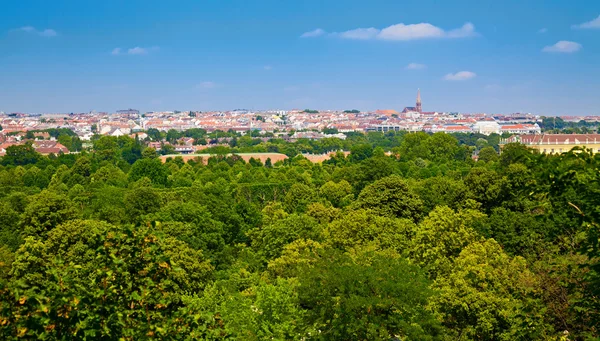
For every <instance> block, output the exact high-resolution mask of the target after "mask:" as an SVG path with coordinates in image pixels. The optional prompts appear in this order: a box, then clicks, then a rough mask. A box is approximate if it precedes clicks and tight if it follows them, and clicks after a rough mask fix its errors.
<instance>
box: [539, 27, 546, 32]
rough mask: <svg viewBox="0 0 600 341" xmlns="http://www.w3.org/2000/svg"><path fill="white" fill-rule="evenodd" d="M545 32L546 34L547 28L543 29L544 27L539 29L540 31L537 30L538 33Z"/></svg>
mask: <svg viewBox="0 0 600 341" xmlns="http://www.w3.org/2000/svg"><path fill="white" fill-rule="evenodd" d="M546 32H548V29H547V28H545V27H544V28H540V29H539V30H538V33H546Z"/></svg>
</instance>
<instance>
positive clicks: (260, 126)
mask: <svg viewBox="0 0 600 341" xmlns="http://www.w3.org/2000/svg"><path fill="white" fill-rule="evenodd" d="M542 118H543V116H540V115H535V114H532V113H513V114H486V113H457V112H443V111H425V110H423V105H422V100H421V92H420V90H417V96H416V103H415V106H407V107H405V108H404V109H403V110H401V111H397V110H391V109H380V110H375V111H360V110H354V109H347V110H339V111H336V110H317V109H295V110H264V111H253V110H246V109H235V110H230V111H208V112H206V111H160V112H158V111H151V112H145V113H141V112H140V111H139V110H136V109H123V110H117V111H116V112H114V113H108V112H89V113H68V114H55V113H4V112H0V126H1V130H0V143H1V144H0V155H4V153H5V152H6V148H7V147H9V146H10V145H13V144H19V143H22V141H23V138H24V137H25V136H26V134H27V132H29V131H33V132H35V134H33V137H34V140H36V143H35V144H34V146H35V147H36V150H38V151H39V152H41V153H42V154H50V153H59V152H68V150H67V148H65V147H64V146H63V145H61V144H60V143H59V142H58V141H54V143H53V142H51V141H52V140H53V139H52V138H50V137H49V136H46V135H47V133H46V135H44V133H42V131H44V130H47V129H58V128H66V129H70V130H72V131H73V132H74V133H75V134H77V136H78V137H79V139H80V140H81V141H83V142H84V143H85V142H86V141H91V140H92V137H93V136H94V135H108V136H115V137H119V136H125V135H128V136H130V137H132V138H134V137H137V138H139V139H142V140H144V139H147V137H148V134H147V132H148V131H149V130H151V129H156V130H158V131H163V132H168V131H170V130H176V131H186V130H189V129H203V130H205V131H206V132H208V133H210V132H218V131H223V132H235V133H239V134H247V133H250V132H252V133H253V134H255V135H256V134H258V135H259V136H260V135H264V134H267V133H271V134H274V135H280V136H284V135H285V136H286V137H287V138H289V139H292V140H294V139H300V138H306V139H321V138H325V137H337V138H340V139H344V138H346V136H345V135H344V133H350V132H364V133H366V132H382V133H387V132H391V131H396V132H398V131H409V132H417V131H424V132H428V133H437V132H446V133H478V134H483V135H491V134H500V135H502V134H511V135H524V134H529V135H536V134H541V133H542V129H541V127H540V125H539V123H541V122H542ZM558 118H559V119H560V120H561V121H562V122H566V123H569V122H571V123H581V122H585V123H589V124H590V125H592V126H596V125H597V124H598V123H600V117H599V116H560V117H558ZM271 136H273V135H271ZM30 137H31V135H30ZM41 141H44V142H41ZM178 143H179V144H178V145H176V146H175V147H176V148H175V151H176V152H178V153H182V154H188V153H193V152H197V151H200V150H202V149H205V148H207V147H208V146H206V145H203V144H196V143H193V141H192V139H188V140H186V141H178ZM154 147H155V148H156V149H160V147H161V144H158V145H156V146H154Z"/></svg>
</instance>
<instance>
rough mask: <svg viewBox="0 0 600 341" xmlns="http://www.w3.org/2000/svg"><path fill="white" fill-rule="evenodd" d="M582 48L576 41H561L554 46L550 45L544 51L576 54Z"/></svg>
mask: <svg viewBox="0 0 600 341" xmlns="http://www.w3.org/2000/svg"><path fill="white" fill-rule="evenodd" d="M581 48H582V46H581V44H579V43H576V42H574V41H566V40H561V41H559V42H557V43H556V44H554V45H548V46H546V47H544V48H543V49H542V51H543V52H557V53H574V52H577V51H579V50H581Z"/></svg>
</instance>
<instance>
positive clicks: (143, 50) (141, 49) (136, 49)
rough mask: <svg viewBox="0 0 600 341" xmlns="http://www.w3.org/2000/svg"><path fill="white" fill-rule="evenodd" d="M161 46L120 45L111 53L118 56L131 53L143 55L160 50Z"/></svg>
mask: <svg viewBox="0 0 600 341" xmlns="http://www.w3.org/2000/svg"><path fill="white" fill-rule="evenodd" d="M158 50H159V48H158V46H152V47H139V46H136V47H132V48H129V49H126V50H124V49H122V48H120V47H115V48H114V49H113V50H112V51H111V52H110V54H112V55H113V56H118V55H123V54H129V55H143V54H148V53H150V52H152V51H158Z"/></svg>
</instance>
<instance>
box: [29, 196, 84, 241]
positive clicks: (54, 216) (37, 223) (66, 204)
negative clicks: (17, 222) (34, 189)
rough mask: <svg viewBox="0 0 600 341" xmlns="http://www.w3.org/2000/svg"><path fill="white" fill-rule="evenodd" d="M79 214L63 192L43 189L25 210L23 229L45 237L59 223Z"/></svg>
mask: <svg viewBox="0 0 600 341" xmlns="http://www.w3.org/2000/svg"><path fill="white" fill-rule="evenodd" d="M77 215H78V212H77V210H76V209H75V206H74V205H73V203H72V202H71V201H70V200H69V198H68V197H67V196H65V195H62V194H57V193H54V192H50V191H43V192H42V193H40V194H38V195H36V196H34V197H33V198H32V199H31V202H30V203H29V204H28V205H27V207H25V212H23V218H22V219H23V220H22V224H23V231H24V233H25V235H28V236H38V237H43V236H44V235H45V234H46V233H47V232H48V231H50V230H52V229H53V228H55V227H56V226H58V225H59V224H62V223H63V222H66V221H68V220H71V219H75V218H76V217H77Z"/></svg>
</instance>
